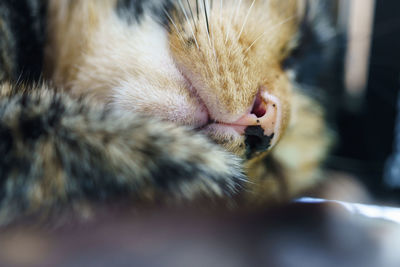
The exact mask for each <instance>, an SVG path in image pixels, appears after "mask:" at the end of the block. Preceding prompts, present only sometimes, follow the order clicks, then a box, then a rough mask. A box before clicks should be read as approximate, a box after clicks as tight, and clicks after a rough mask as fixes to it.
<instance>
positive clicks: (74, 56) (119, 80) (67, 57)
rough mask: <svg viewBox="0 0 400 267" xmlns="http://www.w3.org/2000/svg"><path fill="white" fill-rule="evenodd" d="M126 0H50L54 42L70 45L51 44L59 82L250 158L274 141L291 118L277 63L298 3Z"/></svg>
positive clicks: (284, 79)
mask: <svg viewBox="0 0 400 267" xmlns="http://www.w3.org/2000/svg"><path fill="white" fill-rule="evenodd" d="M128 2H129V3H131V2H132V1H121V0H110V1H106V0H103V1H101V3H99V2H96V1H93V0H87V1H86V0H85V1H78V2H75V3H68V1H64V0H63V1H58V0H54V1H52V5H53V6H57V8H58V9H59V10H63V11H62V12H59V13H57V12H54V13H55V15H54V17H53V20H54V21H53V24H54V25H55V26H54V27H55V28H57V31H58V32H59V33H58V34H60V33H62V34H63V36H61V37H60V39H62V40H64V43H63V44H62V45H57V44H55V45H54V46H55V47H72V48H70V51H67V52H66V51H63V49H68V48H61V50H59V51H52V53H53V54H56V56H53V57H54V58H57V59H56V60H55V62H53V65H54V69H55V71H54V77H55V81H56V82H59V83H63V85H65V84H67V85H68V86H69V87H70V89H71V90H72V92H75V93H79V94H81V93H86V94H91V95H93V96H95V97H97V98H98V99H101V100H105V101H106V102H108V103H109V104H110V106H111V107H113V108H115V109H117V110H124V111H133V112H139V113H144V114H146V115H151V116H156V117H160V118H162V119H166V120H170V121H173V122H175V123H177V124H180V125H187V126H189V127H192V128H194V129H196V130H199V131H202V132H204V133H205V134H207V135H209V136H210V137H211V138H212V139H213V140H215V141H216V142H217V143H219V144H221V145H223V146H224V147H225V148H227V149H228V150H230V151H232V152H234V153H236V154H238V155H241V156H244V157H247V158H252V157H255V156H257V155H260V154H263V153H264V152H267V151H268V150H269V149H270V148H272V147H273V146H274V145H275V144H276V142H277V141H278V140H279V138H280V137H281V136H282V134H283V132H284V130H285V128H286V126H287V124H288V121H289V112H290V87H291V84H290V82H289V79H288V77H287V76H286V74H285V72H284V71H283V70H282V67H281V65H282V61H283V60H284V59H285V57H286V56H287V54H288V51H289V50H290V46H291V44H292V41H293V40H294V39H295V34H296V27H297V25H296V24H297V21H298V19H297V2H298V1H296V0H288V1H280V0H256V1H253V0H221V1H209V0H205V1H194V0H190V1H186V0H176V1H155V0H151V1H136V2H137V3H138V4H137V5H138V6H140V8H138V7H137V6H136V7H134V6H133V5H127V4H126V3H128ZM63 5H64V7H61V8H60V6H63ZM116 9H118V10H119V11H116ZM130 9H131V10H130ZM133 9H134V10H133ZM132 10H133V11H132ZM65 11H67V12H65ZM68 12H70V13H71V15H69V16H66V15H65V14H66V13H68ZM130 12H131V13H130ZM132 12H133V13H134V12H136V13H135V14H132ZM68 20H74V21H75V23H77V24H78V25H76V28H74V29H71V28H70V27H68ZM77 21H78V22H77ZM65 34H67V35H68V34H69V35H70V36H71V38H72V40H71V43H72V44H73V45H68V44H65V42H68V40H67V41H65V40H66V39H67V38H68V37H66V36H65ZM55 35H56V37H55V39H54V40H53V42H55V43H56V42H57V34H55ZM76 38H80V40H79V42H77V40H76ZM76 43H78V44H79V45H76ZM76 51H80V52H79V53H77V52H76ZM63 57H64V58H63ZM68 62H72V63H71V65H74V66H73V67H71V66H69V65H68V64H69V63H68ZM66 73H67V74H66ZM57 79H59V80H57ZM62 79H64V80H62ZM155 127H156V126H155Z"/></svg>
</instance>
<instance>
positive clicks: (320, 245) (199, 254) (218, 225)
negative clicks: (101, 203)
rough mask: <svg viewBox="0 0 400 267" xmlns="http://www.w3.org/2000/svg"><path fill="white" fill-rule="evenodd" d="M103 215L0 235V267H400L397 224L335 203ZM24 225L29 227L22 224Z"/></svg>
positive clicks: (108, 213) (6, 231)
mask: <svg viewBox="0 0 400 267" xmlns="http://www.w3.org/2000/svg"><path fill="white" fill-rule="evenodd" d="M128 213H130V214H129V215H127V213H126V212H122V211H121V210H118V211H115V210H111V211H106V212H104V213H102V215H100V216H98V217H97V219H96V222H94V221H92V222H90V221H89V222H85V223H82V222H80V223H79V222H74V221H72V222H70V223H68V224H67V225H64V226H62V227H59V228H57V229H54V228H53V229H48V228H47V229H43V227H42V228H40V229H37V228H32V226H30V227H27V226H24V225H20V226H18V227H13V228H9V229H6V230H2V232H0V266H2V267H3V266H4V267H8V266H10V267H14V266H16V267H20V266H21V267H25V266H29V267H31V266H34V267H36V266H38V267H39V266H40V267H47V266H48V267H50V266H52V267H53V266H59V267H64V266H74V267H79V266H82V267H101V266H117V267H119V266H167V267H169V266H171V267H180V266H193V267H196V266H222V267H223V266H227V267H236V266H272V267H275V266H276V267H281V266H282V267H303V266H304V267H306V266H307V267H314V266H315V267H324V266H328V267H330V266H332V267H333V266H335V267H336V266H352V267H357V266H362V267H369V266H371V267H376V266H382V267H392V266H393V267H398V266H400V255H399V253H398V249H399V247H400V225H399V224H396V223H393V222H390V221H386V220H384V219H371V218H367V217H364V216H361V215H358V214H354V213H350V212H349V211H348V210H346V209H345V208H344V207H343V206H341V205H339V204H337V203H310V204H307V203H294V204H291V205H289V206H286V207H281V208H277V209H274V210H267V211H261V212H243V213H234V214H232V213H231V214H227V213H224V214H215V213H214V214H209V213H204V212H193V210H191V211H190V212H186V211H183V210H163V211H161V212H160V211H157V212H149V211H147V212H146V213H140V214H138V213H136V212H128ZM26 224H27V225H29V223H26Z"/></svg>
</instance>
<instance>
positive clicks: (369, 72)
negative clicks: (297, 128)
mask: <svg viewBox="0 0 400 267" xmlns="http://www.w3.org/2000/svg"><path fill="white" fill-rule="evenodd" d="M357 2H358V3H357ZM350 5H353V8H354V5H358V6H357V8H359V10H360V8H364V10H362V12H358V13H357V12H351V11H350V15H356V16H357V15H359V16H360V18H355V19H359V20H362V19H364V18H365V17H366V16H368V8H367V7H365V6H366V5H375V8H374V9H372V10H373V14H372V16H373V17H372V21H371V22H372V23H371V34H370V37H369V36H368V32H367V34H366V30H365V29H361V28H360V27H357V28H355V31H354V32H352V30H351V25H349V24H351V22H354V21H355V20H354V18H353V20H352V19H351V18H350V19H349V22H350V23H349V24H348V25H349V30H348V31H347V36H346V37H347V38H346V40H347V42H346V43H347V44H348V46H347V49H346V57H347V58H346V59H347V64H344V66H343V67H344V72H345V80H344V86H345V87H344V89H345V93H344V94H343V97H344V98H345V99H343V100H344V101H342V103H341V105H340V108H339V110H338V111H337V117H336V126H337V130H338V131H337V132H338V134H339V140H340V142H339V145H338V146H337V148H336V150H335V152H334V154H333V155H332V157H331V158H330V159H329V161H328V166H329V167H331V168H337V169H339V170H343V171H346V172H349V173H351V174H353V175H355V176H356V177H358V178H359V179H361V180H362V181H363V182H364V183H365V184H366V185H367V187H368V189H369V190H370V192H372V193H373V194H374V195H375V196H376V197H378V198H380V199H384V200H391V201H393V200H396V201H399V200H400V194H399V193H400V190H399V188H400V177H399V176H398V175H399V174H398V173H396V171H395V168H398V163H400V162H398V163H396V161H395V160H391V162H390V163H391V166H389V165H388V164H390V163H388V159H389V158H390V157H391V155H392V157H396V155H395V154H396V153H400V151H396V149H395V145H396V144H395V143H396V142H395V121H396V117H397V103H398V92H399V88H400V1H397V0H385V1H375V3H374V1H369V0H367V1H364V0H361V1H359V0H352V3H351V4H350ZM350 10H351V7H350ZM365 24H367V23H366V22H365V21H364V26H365V27H368V25H365ZM357 31H359V32H361V33H360V35H358V36H357ZM354 34H355V36H352V35H354ZM362 34H364V36H363V35H362ZM351 39H353V40H351ZM368 42H370V53H369V59H368V60H366V63H367V65H368V68H366V76H365V79H366V80H365V83H364V84H363V82H362V81H360V82H359V83H360V84H361V86H360V85H354V84H351V82H349V80H351V79H352V78H354V76H353V77H346V72H347V75H350V74H352V75H356V74H355V73H354V71H351V70H349V69H346V67H347V66H352V67H355V68H357V64H354V63H352V62H351V61H352V60H357V57H356V56H354V55H352V54H351V53H359V52H360V50H362V49H363V46H365V45H366V44H368ZM352 43H353V44H355V45H354V47H351V45H352ZM357 43H359V45H357ZM357 48H358V50H357ZM351 49H354V51H351ZM349 61H350V62H349ZM361 77H362V75H361ZM357 86H359V87H358V88H357ZM352 87H353V88H352ZM398 134H399V135H400V132H399V133H398ZM399 137H400V136H399ZM399 142H400V140H399ZM385 178H386V179H385Z"/></svg>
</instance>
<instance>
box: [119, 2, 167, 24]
mask: <svg viewBox="0 0 400 267" xmlns="http://www.w3.org/2000/svg"><path fill="white" fill-rule="evenodd" d="M173 7H174V4H173V1H171V0H162V1H160V0H118V2H117V13H118V15H119V16H120V17H121V18H123V19H124V20H126V21H127V22H128V23H133V22H136V23H140V22H141V20H142V18H143V15H144V14H145V13H146V11H150V12H151V13H150V14H151V15H152V16H154V17H155V18H156V20H157V21H158V22H160V23H162V24H164V25H168V17H167V16H166V14H165V11H167V12H170V10H171V9H172V8H173Z"/></svg>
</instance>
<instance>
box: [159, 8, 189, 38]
mask: <svg viewBox="0 0 400 267" xmlns="http://www.w3.org/2000/svg"><path fill="white" fill-rule="evenodd" d="M163 11H164V13H165V15H167V17H168V19H169V21H171V23H172V25H173V26H174V28H175V30H176V33H177V34H178V35H179V37H180V38H181V39H182V40H185V38H183V36H182V34H181V33H180V32H179V29H178V26H176V24H175V22H174V20H173V19H172V18H171V16H170V15H169V13H168V11H167V10H165V8H163Z"/></svg>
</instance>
